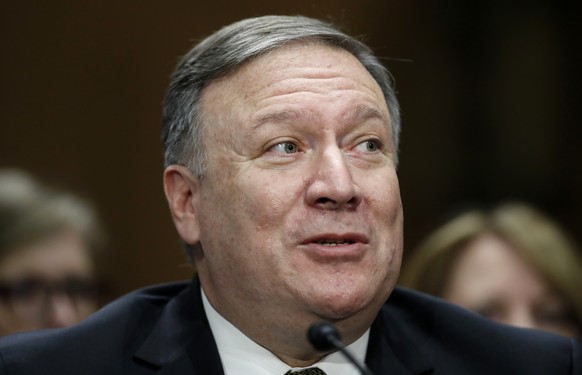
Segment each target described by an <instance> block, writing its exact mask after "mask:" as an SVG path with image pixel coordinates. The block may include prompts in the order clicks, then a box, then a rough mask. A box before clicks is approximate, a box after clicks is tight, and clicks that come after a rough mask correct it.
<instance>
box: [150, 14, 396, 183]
mask: <svg viewBox="0 0 582 375" xmlns="http://www.w3.org/2000/svg"><path fill="white" fill-rule="evenodd" d="M291 42H317V43H322V44H325V45H329V46H333V47H338V48H341V49H343V50H346V51H347V52H349V53H351V54H352V55H354V56H355V57H356V58H357V59H358V60H359V61H360V62H361V63H362V65H363V66H364V67H365V68H366V69H367V70H368V72H369V73H370V74H371V76H372V77H373V78H374V79H375V80H376V82H377V83H378V85H379V86H380V88H381V89H382V92H383V94H384V98H385V100H386V103H387V105H388V111H389V113H390V117H391V120H392V140H393V146H394V157H395V161H396V162H397V161H398V156H397V155H398V140H399V135H400V113H399V112H400V109H399V105H398V101H397V99H396V95H395V92H394V85H393V80H392V77H391V75H390V73H389V72H388V70H387V69H386V68H385V67H384V66H383V65H382V63H380V61H379V60H378V58H376V57H375V56H374V54H373V53H372V51H371V49H370V48H368V47H367V46H366V45H365V44H363V43H362V42H360V41H358V40H356V39H354V38H352V37H350V36H348V35H346V34H344V33H343V32H341V31H340V30H338V29H337V28H336V27H335V26H333V25H331V24H329V23H325V22H323V21H320V20H316V19H312V18H307V17H303V16H263V17H257V18H250V19H245V20H242V21H239V22H236V23H234V24H231V25H229V26H226V27H224V28H222V29H220V30H219V31H217V32H216V33H214V34H212V35H211V36H209V37H207V38H206V39H204V40H203V41H202V42H200V43H199V44H198V45H196V46H195V47H194V48H192V49H191V50H190V51H189V52H188V53H187V54H186V55H185V56H184V57H183V58H182V60H181V61H180V63H179V64H178V66H177V67H176V70H175V72H174V74H173V75H172V78H171V82H170V85H169V87H168V91H167V93H166V97H165V100H164V109H163V120H162V141H163V148H164V162H165V165H166V166H168V165H171V164H180V165H184V166H186V167H188V168H189V169H190V170H191V171H192V172H193V173H194V174H195V175H196V176H197V177H199V178H202V177H203V176H204V174H205V162H204V158H205V153H204V150H203V147H202V144H203V143H202V137H203V133H204V131H203V128H204V126H205V125H206V124H205V122H204V120H203V116H202V111H201V108H200V102H201V96H202V91H203V89H204V87H206V86H207V85H208V84H209V83H210V82H212V81H213V80H216V79H217V78H220V77H224V76H226V75H228V74H229V73H231V72H232V71H234V70H235V69H236V68H237V67H239V66H241V65H242V64H244V63H246V62H248V61H250V60H251V59H253V58H255V57H257V56H260V55H263V54H265V53H267V52H269V51H272V50H274V49H277V48H280V47H282V46H284V45H286V44H288V43H291Z"/></svg>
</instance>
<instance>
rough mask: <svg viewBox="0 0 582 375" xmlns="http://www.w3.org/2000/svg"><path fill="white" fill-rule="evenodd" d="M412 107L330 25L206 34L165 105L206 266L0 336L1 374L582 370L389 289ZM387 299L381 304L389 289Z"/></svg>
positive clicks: (191, 224)
mask: <svg viewBox="0 0 582 375" xmlns="http://www.w3.org/2000/svg"><path fill="white" fill-rule="evenodd" d="M398 133H399V118H398V105H397V103H396V100H395V98H394V92H393V88H392V86H391V82H390V79H389V75H388V73H387V72H386V70H384V68H383V67H382V66H381V64H380V63H379V62H378V60H377V59H376V58H375V57H374V56H373V55H372V54H371V52H370V51H369V50H368V48H367V47H365V46H364V45H362V44H361V43H359V42H357V41H355V40H354V39H352V38H350V37H348V36H346V35H344V34H343V33H341V32H339V31H337V30H336V29H335V28H333V27H332V26H330V25H327V24H325V23H322V22H319V21H316V20H312V19H308V18H302V17H260V18H255V19H249V20H244V21H241V22H238V23H235V24H233V25H231V26H228V27H226V28H224V29H222V30H220V31H218V32H217V33H215V34H214V35H212V36H210V37H209V38H207V39H206V40H204V41H202V42H201V43H200V44H198V46H196V47H195V48H194V49H193V50H192V51H190V53H188V54H187V55H186V56H185V57H184V59H183V60H182V62H181V63H180V64H179V66H178V68H177V70H176V73H175V75H174V76H173V78H172V82H171V85H170V88H169V90H168V94H167V96H166V102H165V108H164V147H165V158H166V165H167V167H166V170H165V173H164V188H165V193H166V196H167V199H168V202H169V206H170V209H171V212H172V216H173V219H174V222H175V225H176V228H177V230H178V233H179V234H180V236H181V238H182V239H183V240H184V242H185V243H186V244H187V245H188V248H189V251H190V255H191V259H192V262H193V263H194V265H195V266H196V269H197V277H196V278H194V280H193V282H192V283H190V284H172V285H165V286H158V287H153V288H147V289H144V290H142V291H138V292H136V293H134V294H131V295H129V296H126V297H123V298H121V299H120V300H118V301H116V302H114V303H113V304H111V305H110V306H108V307H106V308H104V309H103V310H101V311H100V312H98V313H96V314H94V315H93V316H92V317H90V318H89V319H88V320H86V321H85V322H84V323H82V324H80V325H78V326H76V327H73V328H70V329H65V330H61V331H48V332H44V333H42V334H36V335H20V336H16V337H14V338H12V339H10V340H6V341H4V342H2V344H0V355H1V356H2V363H1V366H0V373H1V374H11V375H14V374H35V373H38V374H40V373H42V374H57V373H58V374H78V373H83V374H154V373H156V374H227V375H233V374H281V375H282V374H285V373H288V372H289V371H291V372H294V371H295V370H301V369H304V368H305V369H308V370H307V371H308V372H305V373H309V374H322V372H321V370H323V371H325V373H327V374H328V375H342V374H346V375H347V374H357V373H358V371H357V370H356V369H355V367H353V366H352V365H350V363H349V362H347V361H346V360H345V359H343V357H342V356H341V355H339V354H338V353H332V354H330V355H327V356H326V354H328V353H325V352H324V353H322V352H319V351H318V350H316V349H315V348H314V347H313V346H312V345H311V344H310V343H309V342H308V339H307V336H306V331H307V330H308V327H309V326H310V325H311V324H312V323H313V322H315V321H318V320H322V319H323V320H328V321H331V322H333V323H334V324H335V325H336V326H337V327H338V329H339V331H340V333H341V335H342V337H343V340H344V342H345V343H346V344H349V348H348V349H349V350H350V351H351V352H352V353H353V354H354V356H355V357H356V358H357V359H359V360H360V361H364V360H365V362H366V364H367V366H368V367H369V368H370V370H371V371H372V372H373V373H375V374H421V373H441V374H493V373H494V374H516V373H524V374H580V373H582V363H581V361H582V357H581V348H580V343H578V342H574V341H569V340H567V339H564V338H560V337H556V336H551V335H545V334H541V333H534V332H529V331H524V332H522V331H519V330H516V329H510V328H506V327H502V326H499V325H496V324H494V323H490V322H488V321H486V320H483V319H481V318H478V317H476V316H473V315H471V313H467V312H464V311H462V310H460V309H457V308H454V307H452V306H450V305H448V304H445V303H443V302H440V301H438V300H434V299H430V297H425V296H422V295H418V294H414V293H412V292H409V291H404V290H398V289H396V290H395V289H394V286H395V283H396V280H397V277H398V273H399V268H400V259H401V253H402V221H403V218H402V207H401V202H400V194H399V188H398V179H397V176H396V165H397V157H396V152H397V149H398ZM389 296H390V299H389V300H388V302H387V303H386V300H387V298H388V297H389Z"/></svg>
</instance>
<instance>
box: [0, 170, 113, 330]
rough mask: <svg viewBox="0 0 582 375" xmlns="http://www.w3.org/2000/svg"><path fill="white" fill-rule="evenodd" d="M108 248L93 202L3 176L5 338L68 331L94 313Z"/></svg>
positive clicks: (0, 300)
mask: <svg viewBox="0 0 582 375" xmlns="http://www.w3.org/2000/svg"><path fill="white" fill-rule="evenodd" d="M102 244H103V236H102V232H101V229H100V227H99V224H98V223H97V219H96V217H95V214H94V212H93V209H92V208H91V206H90V205H89V204H88V203H87V202H85V201H83V200H81V199H79V198H77V197H75V196H73V195H71V194H68V193H65V192H61V191H58V190H53V189H51V188H49V187H47V186H44V185H42V184H41V183H39V182H38V181H36V180H34V179H33V178H32V177H30V176H29V175H27V174H25V173H24V172H21V171H18V170H0V336H4V335H8V334H12V333H16V332H22V331H30V330H35V329H41V328H51V327H63V326H68V325H71V324H74V323H77V322H79V321H81V320H82V319H84V318H85V317H87V316H88V315H89V314H91V313H92V312H94V311H95V310H96V309H97V305H98V302H97V274H96V271H97V270H96V255H97V253H98V252H99V251H100V249H101V247H102Z"/></svg>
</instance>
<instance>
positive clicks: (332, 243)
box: [317, 240, 354, 246]
mask: <svg viewBox="0 0 582 375" xmlns="http://www.w3.org/2000/svg"><path fill="white" fill-rule="evenodd" d="M317 243H318V244H319V245H324V246H338V245H345V244H351V243H354V242H353V241H350V240H320V241H317Z"/></svg>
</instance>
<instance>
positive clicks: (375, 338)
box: [366, 306, 433, 375]
mask: <svg viewBox="0 0 582 375" xmlns="http://www.w3.org/2000/svg"><path fill="white" fill-rule="evenodd" d="M403 324H404V322H402V321H400V320H398V319H394V318H393V317H392V316H390V314H389V310H388V308H387V307H386V306H385V307H384V308H383V309H382V310H381V311H380V313H379V314H378V317H377V318H376V320H375V321H374V323H373V324H372V328H371V330H370V340H369V342H368V352H367V354H366V364H367V365H368V367H369V368H370V370H371V371H372V372H373V373H374V374H377V375H381V374H390V375H419V374H426V373H430V371H431V370H432V368H433V366H432V364H431V362H430V361H429V360H428V358H426V356H425V355H424V354H422V353H421V351H420V350H419V349H418V348H419V346H420V345H421V343H417V342H415V340H414V339H413V338H412V337H411V336H410V335H408V334H407V333H406V332H407V331H406V329H403V327H402V325H403Z"/></svg>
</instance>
